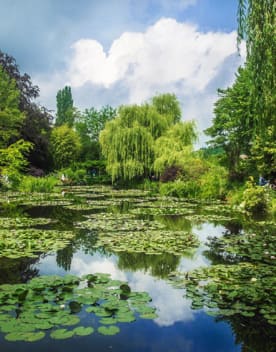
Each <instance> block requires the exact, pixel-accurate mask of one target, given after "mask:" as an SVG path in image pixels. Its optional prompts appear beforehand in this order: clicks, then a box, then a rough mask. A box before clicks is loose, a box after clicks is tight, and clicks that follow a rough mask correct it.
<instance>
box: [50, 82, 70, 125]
mask: <svg viewBox="0 0 276 352" xmlns="http://www.w3.org/2000/svg"><path fill="white" fill-rule="evenodd" d="M65 123H67V125H68V126H69V127H72V126H73V124H74V102H73V98H72V92H71V87H69V86H65V87H64V88H63V89H60V90H59V91H58V92H57V114H56V122H55V125H56V126H61V125H64V124H65Z"/></svg>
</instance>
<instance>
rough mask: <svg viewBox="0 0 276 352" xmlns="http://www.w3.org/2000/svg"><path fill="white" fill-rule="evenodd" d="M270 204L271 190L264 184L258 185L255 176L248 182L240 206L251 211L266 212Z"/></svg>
mask: <svg viewBox="0 0 276 352" xmlns="http://www.w3.org/2000/svg"><path fill="white" fill-rule="evenodd" d="M268 206H269V190H268V189H267V187H264V186H257V185H256V183H255V182H254V180H253V178H250V180H249V181H248V182H246V188H245V190H244V191H243V195H242V203H241V204H240V207H241V208H243V209H245V210H246V211H248V212H250V213H265V212H266V211H267V210H268Z"/></svg>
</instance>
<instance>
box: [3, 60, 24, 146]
mask: <svg viewBox="0 0 276 352" xmlns="http://www.w3.org/2000/svg"><path fill="white" fill-rule="evenodd" d="M18 107H19V91H18V89H17V88H16V82H15V80H13V79H11V78H10V77H9V75H8V74H7V73H6V72H5V71H4V70H3V69H2V66H1V65H0V148H3V147H4V148H6V147H7V146H8V144H9V142H10V140H11V139H12V138H14V137H17V136H18V134H19V129H20V127H21V125H22V123H23V120H24V118H25V116H24V114H23V113H22V112H20V110H19V108H18Z"/></svg>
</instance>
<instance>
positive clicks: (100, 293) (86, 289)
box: [0, 274, 157, 342]
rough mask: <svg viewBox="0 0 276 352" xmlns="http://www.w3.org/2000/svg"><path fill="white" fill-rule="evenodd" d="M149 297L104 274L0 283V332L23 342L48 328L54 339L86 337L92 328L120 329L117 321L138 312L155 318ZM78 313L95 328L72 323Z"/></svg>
mask: <svg viewBox="0 0 276 352" xmlns="http://www.w3.org/2000/svg"><path fill="white" fill-rule="evenodd" d="M150 301H151V298H150V297H149V295H148V294H147V293H146V292H132V291H131V289H130V287H129V286H128V284H127V283H125V282H121V281H118V280H112V279H111V278H110V276H109V275H108V274H89V275H86V276H84V277H82V278H78V277H76V276H72V275H67V276H64V277H59V276H43V277H39V278H35V279H32V280H31V281H30V282H29V283H28V284H16V285H2V286H0V331H1V332H2V333H4V334H6V335H5V338H6V339H7V340H9V341H28V342H32V341H37V340H40V339H42V338H44V337H45V336H46V333H47V331H49V335H50V337H52V338H53V339H67V338H71V337H72V336H75V335H77V336H86V335H90V334H92V333H93V332H94V330H95V328H97V331H98V332H99V333H101V334H104V335H114V334H117V333H118V332H119V331H120V329H119V327H118V326H117V325H116V324H118V323H123V322H124V323H126V322H132V321H134V320H136V319H137V317H138V316H139V315H140V317H141V318H144V319H154V318H156V317H157V315H156V313H155V309H154V308H153V307H150V306H148V303H149V302H150ZM82 311H86V313H87V314H88V316H89V315H92V318H91V319H90V322H91V325H93V324H94V326H81V325H80V326H77V327H75V326H76V325H78V324H79V323H81V317H83V313H82ZM78 313H81V314H80V315H78ZM95 317H96V318H97V319H95ZM86 324H87V319H86ZM95 324H96V325H97V326H95ZM99 324H103V325H100V326H99ZM71 326H72V327H74V328H73V329H72V328H70V327H71Z"/></svg>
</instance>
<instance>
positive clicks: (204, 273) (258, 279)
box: [171, 263, 276, 325]
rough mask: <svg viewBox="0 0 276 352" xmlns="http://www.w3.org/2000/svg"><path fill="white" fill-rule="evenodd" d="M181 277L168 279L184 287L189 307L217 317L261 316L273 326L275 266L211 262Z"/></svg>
mask: <svg viewBox="0 0 276 352" xmlns="http://www.w3.org/2000/svg"><path fill="white" fill-rule="evenodd" d="M180 276H181V275H180ZM180 276H179V275H178V276H177V277H174V276H172V277H171V282H173V284H174V285H176V286H177V287H186V291H187V292H186V296H187V297H188V298H191V299H192V302H193V303H192V308H194V309H200V308H204V309H205V310H207V312H208V313H209V314H211V315H216V316H232V315H236V314H239V315H241V316H244V317H248V318H251V317H254V316H257V315H262V316H263V318H264V319H265V320H267V322H268V323H269V324H272V325H276V292H275V286H276V268H275V267H269V266H267V265H265V264H259V265H254V264H250V263H240V264H237V265H213V266H211V267H207V268H201V269H198V270H195V271H193V272H191V273H189V274H185V275H182V277H181V278H180Z"/></svg>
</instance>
